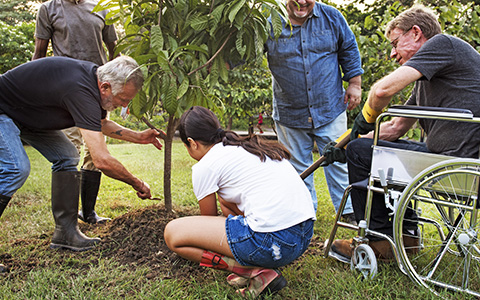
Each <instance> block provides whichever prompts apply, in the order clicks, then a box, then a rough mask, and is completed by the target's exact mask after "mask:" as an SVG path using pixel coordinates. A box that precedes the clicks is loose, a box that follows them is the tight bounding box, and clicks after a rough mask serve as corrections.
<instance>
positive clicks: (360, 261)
mask: <svg viewBox="0 0 480 300" xmlns="http://www.w3.org/2000/svg"><path fill="white" fill-rule="evenodd" d="M350 269H351V270H352V271H353V270H357V271H359V272H360V273H362V275H363V278H365V279H367V278H368V279H373V277H375V275H377V269H378V267H377V258H376V257H375V253H374V252H373V250H372V248H370V246H368V245H366V244H361V245H358V247H356V248H355V249H354V250H353V255H352V259H351V260H350Z"/></svg>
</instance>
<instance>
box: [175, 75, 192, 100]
mask: <svg viewBox="0 0 480 300" xmlns="http://www.w3.org/2000/svg"><path fill="white" fill-rule="evenodd" d="M188 86H189V80H188V77H187V76H185V78H183V81H182V83H181V84H180V86H179V87H178V92H177V98H178V99H180V98H182V97H183V96H184V95H185V93H186V92H187V91H188Z"/></svg>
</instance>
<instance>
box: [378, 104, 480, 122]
mask: <svg viewBox="0 0 480 300" xmlns="http://www.w3.org/2000/svg"><path fill="white" fill-rule="evenodd" d="M387 113H391V114H398V115H401V116H405V117H413V118H422V117H440V118H442V117H443V118H455V119H473V117H474V115H473V113H472V112H471V111H470V110H468V109H462V108H448V107H430V106H416V105H393V106H391V107H390V108H388V110H387Z"/></svg>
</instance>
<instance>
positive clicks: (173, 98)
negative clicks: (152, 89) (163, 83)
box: [163, 77, 178, 115]
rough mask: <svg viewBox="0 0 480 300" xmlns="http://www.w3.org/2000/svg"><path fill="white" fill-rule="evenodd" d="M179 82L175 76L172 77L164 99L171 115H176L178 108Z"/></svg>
mask: <svg viewBox="0 0 480 300" xmlns="http://www.w3.org/2000/svg"><path fill="white" fill-rule="evenodd" d="M177 104H178V102H177V82H176V80H175V78H174V77H172V78H170V83H169V85H168V90H167V94H166V95H165V99H164V101H163V105H164V107H165V110H166V111H167V112H168V114H170V115H174V114H175V112H176V110H177Z"/></svg>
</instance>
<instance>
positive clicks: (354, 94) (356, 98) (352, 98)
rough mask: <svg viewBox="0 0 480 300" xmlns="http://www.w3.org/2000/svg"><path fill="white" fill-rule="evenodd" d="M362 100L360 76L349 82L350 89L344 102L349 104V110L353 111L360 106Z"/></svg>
mask: <svg viewBox="0 0 480 300" xmlns="http://www.w3.org/2000/svg"><path fill="white" fill-rule="evenodd" d="M361 99H362V76H361V75H358V76H355V77H353V78H351V79H350V80H349V81H348V87H347V90H346V91H345V99H344V102H345V103H348V107H347V109H348V110H352V109H354V108H355V107H357V106H358V104H360V100H361Z"/></svg>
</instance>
